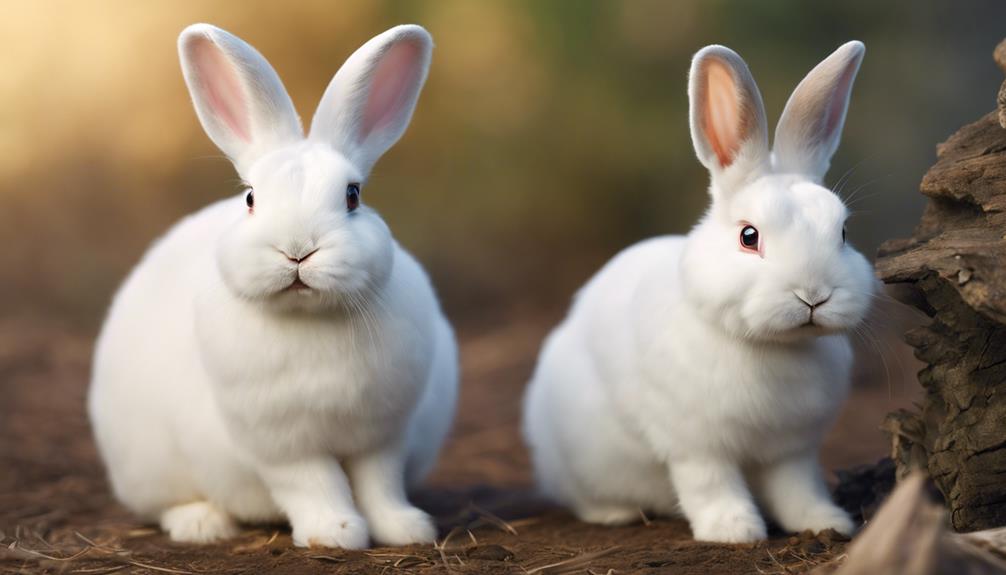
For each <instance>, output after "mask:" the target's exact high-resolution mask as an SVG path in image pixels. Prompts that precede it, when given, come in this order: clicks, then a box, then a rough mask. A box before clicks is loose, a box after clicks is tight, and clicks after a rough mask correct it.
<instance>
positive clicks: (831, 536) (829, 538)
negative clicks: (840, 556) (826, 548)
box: [817, 529, 849, 545]
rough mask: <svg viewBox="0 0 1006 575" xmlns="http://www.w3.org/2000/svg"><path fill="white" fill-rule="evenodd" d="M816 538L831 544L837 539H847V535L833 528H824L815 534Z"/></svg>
mask: <svg viewBox="0 0 1006 575" xmlns="http://www.w3.org/2000/svg"><path fill="white" fill-rule="evenodd" d="M817 538H818V539H819V540H820V541H821V542H822V543H825V544H826V545H832V544H834V543H835V542H837V541H848V540H849V536H848V535H843V534H841V533H839V532H838V531H835V530H834V529H825V530H824V531H822V532H820V533H819V534H818V535H817Z"/></svg>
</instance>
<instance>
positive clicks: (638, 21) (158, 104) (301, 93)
mask: <svg viewBox="0 0 1006 575" xmlns="http://www.w3.org/2000/svg"><path fill="white" fill-rule="evenodd" d="M0 5H2V7H3V12H4V18H3V19H0V70H3V74H2V75H0V102H2V105H0V245H2V246H3V247H2V249H0V270H2V271H0V295H3V297H2V299H0V310H2V313H8V314H9V313H23V312H27V313H44V314H50V315H51V314H58V315H62V316H65V317H72V318H74V319H75V320H76V321H79V322H80V323H82V324H84V325H88V326H94V325H96V323H97V321H98V320H99V319H100V317H101V313H102V311H103V309H104V308H105V306H106V305H107V303H108V300H109V298H110V296H111V294H112V292H113V290H114V288H115V286H116V285H117V284H118V283H119V282H120V281H121V279H122V277H123V276H124V274H125V273H126V272H127V271H128V270H129V269H130V267H131V266H132V265H134V263H135V261H136V260H137V259H138V258H139V257H140V255H141V254H142V252H143V250H144V249H145V248H146V246H147V245H148V244H149V243H150V241H151V240H152V239H153V238H154V237H156V236H157V235H158V234H161V233H163V231H164V230H165V229H166V228H167V227H168V226H169V225H170V224H171V223H172V222H174V221H176V220H177V219H178V218H180V217H181V216H183V215H184V214H186V213H189V212H191V211H193V210H196V209H198V208H199V207H201V206H203V205H205V204H207V203H209V202H212V201H214V200H216V199H218V198H221V197H223V196H225V195H227V194H230V193H232V192H233V191H235V189H236V183H235V177H234V174H233V171H232V169H231V167H230V165H229V164H228V162H227V161H226V160H225V159H223V158H222V157H221V156H220V154H219V152H218V151H217V150H216V149H215V148H214V147H213V146H212V144H211V143H210V141H209V140H208V139H207V138H206V137H205V136H204V135H203V133H202V130H201V128H200V126H199V124H198V121H197V120H196V116H195V113H194V112H193V111H192V107H191V105H190V103H189V101H188V94H187V92H186V90H185V86H184V83H183V82H182V78H181V74H180V71H179V66H178V62H177V54H176V49H175V39H176V37H177V34H178V33H179V32H180V31H181V29H182V28H183V27H184V26H186V25H187V24H190V23H192V22H196V21H206V22H211V23H214V24H216V25H219V26H221V27H223V28H225V29H227V30H230V31H231V32H234V33H235V34H237V35H239V36H241V37H243V38H244V39H246V40H247V41H249V42H250V43H252V44H253V45H255V46H256V47H257V48H258V49H259V50H260V51H261V52H262V53H263V54H264V55H265V56H266V57H267V58H268V59H269V60H270V61H271V62H272V64H273V65H274V66H275V67H276V69H277V70H278V71H279V73H280V75H281V76H282V77H283V80H284V81H285V83H286V85H287V88H288V89H289V91H290V93H291V95H292V97H293V100H294V102H295V103H296V105H297V107H298V109H299V110H300V112H301V115H302V118H304V119H305V120H306V121H307V120H309V119H310V116H311V114H312V113H313V110H314V106H315V104H316V103H317V100H318V98H320V96H321V93H322V91H323V90H324V88H325V86H326V85H327V83H328V81H329V79H330V78H331V76H332V74H333V73H334V72H335V71H336V70H337V69H338V67H339V66H340V65H341V64H342V62H343V61H344V60H345V58H346V57H347V56H348V55H349V54H350V53H351V52H352V51H353V50H354V49H355V48H356V47H358V46H359V45H360V44H362V43H363V42H364V41H366V40H367V39H368V38H370V37H371V36H373V35H375V34H377V33H378V32H380V31H382V30H384V29H386V28H388V27H390V26H392V25H395V24H398V23H403V22H416V23H419V24H422V25H424V26H426V27H427V28H428V29H429V30H430V32H431V33H432V34H433V37H434V39H435V41H436V43H437V48H436V50H435V52H434V60H433V67H432V70H431V74H430V78H429V81H428V83H427V87H426V90H425V92H424V94H423V96H422V98H421V100H420V104H419V107H418V109H417V112H416V115H415V118H414V121H413V123H412V127H411V128H410V130H409V131H408V132H407V133H406V136H405V137H404V138H403V140H402V141H401V142H400V143H399V144H398V146H396V147H395V148H394V149H393V150H392V151H391V152H389V153H388V154H387V156H386V157H385V158H384V159H383V160H382V161H381V162H380V163H379V164H378V165H377V168H376V170H375V173H374V174H373V176H372V179H371V182H370V184H369V186H368V187H367V190H366V191H365V199H366V201H367V202H369V203H370V204H371V205H373V206H375V207H376V208H377V209H379V210H380V211H381V212H382V213H383V214H384V216H385V219H386V220H387V221H388V222H389V224H390V226H391V228H392V230H393V231H394V232H395V233H396V235H397V236H398V238H399V240H400V241H401V242H402V243H403V244H404V245H405V246H407V247H408V248H409V249H411V250H412V251H413V252H415V253H416V254H417V255H418V257H419V258H420V259H421V260H422V261H423V262H424V263H426V265H427V266H428V268H429V269H430V270H431V273H432V274H433V275H434V280H435V283H436V284H437V286H438V289H439V290H440V291H441V293H442V294H443V296H444V299H445V302H446V305H447V307H448V311H449V312H451V314H452V315H453V316H454V317H455V318H456V319H459V320H467V319H471V318H477V319H481V320H491V318H493V317H494V316H495V314H496V313H497V312H500V311H504V310H507V309H508V308H512V307H513V306H550V307H551V308H553V309H554V308H555V307H557V306H564V305H565V304H566V302H567V301H568V298H569V296H570V294H571V293H572V292H573V290H575V288H576V287H577V286H579V285H580V284H581V283H582V282H583V281H584V280H585V279H586V278H587V277H588V276H589V275H590V274H591V273H593V271H595V270H596V269H597V267H598V266H599V265H600V264H601V263H602V262H603V261H604V260H606V259H607V258H608V257H610V256H611V255H612V254H613V253H615V252H616V251H618V250H619V249H621V248H623V247H624V246H626V245H628V244H630V243H631V242H634V241H636V240H639V239H641V238H644V237H647V236H651V235H656V234H661V233H684V232H686V231H687V230H688V228H689V226H690V225H691V224H692V223H693V222H694V221H695V220H696V218H697V217H698V216H699V215H700V214H701V212H702V210H703V209H704V207H705V205H706V201H707V197H706V192H705V186H706V174H705V172H704V171H703V170H702V168H701V166H700V165H699V164H698V162H697V161H695V159H694V156H693V152H692V147H691V143H690V141H689V136H688V125H687V99H686V94H685V86H686V71H687V68H688V64H689V59H690V57H691V55H692V54H693V53H694V51H695V50H697V49H698V48H700V47H702V46H703V45H705V44H710V43H722V44H726V45H729V46H730V47H732V48H734V49H735V50H737V51H738V52H739V53H741V54H742V55H743V56H744V58H745V59H746V60H747V61H748V63H749V65H750V66H751V68H752V70H753V72H754V74H755V77H756V79H757V80H758V83H759V85H760V86H761V89H762V91H763V93H764V97H765V103H766V107H767V111H768V114H769V121H770V123H774V122H775V120H776V119H777V118H778V115H779V113H780V112H781V110H782V106H783V104H784V103H785V101H786V98H787V97H788V95H789V93H790V91H791V90H792V89H793V87H794V86H796V84H797V82H798V81H799V80H800V79H801V78H802V77H803V75H804V74H805V73H806V72H808V71H809V70H810V69H811V67H813V66H814V65H815V64H816V63H817V62H818V61H820V60H821V59H822V58H824V57H825V56H827V55H828V54H829V53H830V52H831V50H833V49H834V48H835V47H837V46H838V45H839V44H841V43H842V42H844V41H846V40H849V39H852V38H857V39H860V40H863V41H864V42H865V43H866V45H867V56H866V59H865V62H864V65H863V68H862V71H861V73H860V77H859V80H858V81H857V84H856V88H855V92H854V94H853V100H852V106H851V108H850V114H849V118H848V122H847V125H846V130H845V139H844V142H843V145H842V147H841V149H840V151H839V153H838V155H837V157H836V158H835V161H834V162H833V164H832V173H831V174H830V176H829V180H828V181H829V183H835V182H837V181H838V180H839V178H840V177H841V176H842V174H844V173H846V172H847V171H851V174H850V175H849V178H848V184H847V185H846V186H845V191H844V193H845V194H846V195H848V194H850V193H851V192H853V191H854V190H855V191H856V199H855V200H854V201H853V203H854V205H853V209H854V210H855V212H856V216H855V218H854V219H853V221H852V222H851V225H850V238H851V240H852V241H853V242H854V243H856V244H857V245H859V246H860V248H861V249H862V250H863V251H864V252H865V253H867V254H868V255H872V253H873V251H874V250H875V248H876V246H877V245H878V243H879V242H880V241H881V240H882V239H884V238H888V237H896V236H904V235H907V234H908V233H909V231H910V230H911V228H912V226H913V223H914V222H915V221H916V220H917V218H918V214H919V213H920V211H921V206H922V204H923V201H922V198H921V197H920V196H919V195H918V194H917V191H916V190H917V186H918V181H919V179H920V178H921V176H922V174H923V172H924V170H925V168H926V167H927V166H928V165H930V164H931V162H932V160H933V158H934V150H935V144H936V143H937V142H939V141H941V140H943V139H945V138H946V136H948V135H949V134H950V133H951V132H952V131H953V130H954V129H955V128H956V127H958V126H959V125H961V124H963V123H965V122H969V121H971V120H973V119H976V118H978V117H979V116H980V115H982V114H984V113H985V112H987V111H989V110H991V109H992V108H993V105H994V96H995V92H996V87H997V86H998V85H999V83H1000V82H1001V80H1002V77H1001V73H1000V72H999V71H998V70H997V69H996V68H995V66H994V65H993V63H992V59H991V57H990V54H991V51H992V48H993V47H994V46H995V44H996V42H998V41H999V40H1000V39H1002V37H1003V35H1004V33H1006V28H1003V26H1002V23H1003V22H1006V3H1003V2H999V1H994V0H987V1H977V0H976V1H961V2H953V3H951V2H917V1H915V2H911V1H900V2H874V1H867V0H857V1H849V0H846V1H840V2H839V1H835V2H804V1H799V0H787V1H782V0H778V1H764V2H748V1H739V0H738V1H733V2H728V1H725V0H720V1H698V0H694V1H684V0H675V1H673V2H672V1H667V0H665V1H661V0H632V1H628V0H627V1H624V2H615V1H599V0H566V1H534V0H523V1H516V0H507V1H504V0H499V1H489V0H487V1H479V2H475V1H468V0H438V1H436V2H433V1H430V2H418V1H386V2H374V1H369V0H367V1H364V0H361V1H339V2H330V1H324V0H317V1H291V2H282V3H278V2H265V1H263V2H250V1H245V2H205V1H195V0H186V1H175V2H158V3H154V2H133V1H127V0H116V1H88V2H74V1H71V0H65V1H39V2H31V3H29V2H14V1H4V2H3V3H2V4H0Z"/></svg>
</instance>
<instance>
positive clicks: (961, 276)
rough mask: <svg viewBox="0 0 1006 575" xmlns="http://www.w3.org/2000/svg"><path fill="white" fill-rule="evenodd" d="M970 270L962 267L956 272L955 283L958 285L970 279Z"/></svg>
mask: <svg viewBox="0 0 1006 575" xmlns="http://www.w3.org/2000/svg"><path fill="white" fill-rule="evenodd" d="M971 273H972V272H971V270H969V269H968V268H964V269H962V270H960V271H958V272H957V283H958V284H959V285H964V284H966V283H968V282H969V281H971Z"/></svg>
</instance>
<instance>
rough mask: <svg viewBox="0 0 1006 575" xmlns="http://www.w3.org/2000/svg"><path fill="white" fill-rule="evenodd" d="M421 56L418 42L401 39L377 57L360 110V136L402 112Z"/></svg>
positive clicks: (384, 125) (417, 72)
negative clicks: (361, 110)
mask: <svg viewBox="0 0 1006 575" xmlns="http://www.w3.org/2000/svg"><path fill="white" fill-rule="evenodd" d="M421 54H422V46H421V45H420V44H419V43H418V42H413V41H411V40H405V41H402V42H398V43H396V44H394V45H393V46H391V47H390V48H388V49H387V51H385V52H384V54H383V55H381V61H380V63H378V65H377V68H376V69H375V70H374V73H373V76H371V81H370V91H369V93H368V95H367V105H366V107H365V109H364V111H363V123H362V126H361V132H362V134H363V137H366V136H367V135H368V134H370V133H371V132H373V131H374V130H379V129H382V128H384V127H386V126H387V125H388V124H390V123H391V122H393V121H394V120H395V118H396V117H397V116H398V114H399V113H400V112H401V111H402V107H403V106H404V105H405V104H406V103H407V102H408V100H409V98H410V97H411V95H412V94H411V91H412V87H413V86H415V84H416V75H417V74H419V73H420V70H419V69H418V66H417V65H416V64H417V62H418V61H419V58H420V56H421Z"/></svg>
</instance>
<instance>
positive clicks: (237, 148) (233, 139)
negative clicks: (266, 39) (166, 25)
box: [178, 24, 303, 171]
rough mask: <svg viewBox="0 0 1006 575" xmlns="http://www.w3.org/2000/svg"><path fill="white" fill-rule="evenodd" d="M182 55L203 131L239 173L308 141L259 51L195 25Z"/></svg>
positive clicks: (182, 39)
mask: <svg viewBox="0 0 1006 575" xmlns="http://www.w3.org/2000/svg"><path fill="white" fill-rule="evenodd" d="M178 54H179V57H180V59H181V62H182V73H183V74H184V76H185V83H186V84H187V85H188V87H189V93H190V94H191V95H192V102H193V104H194V105H195V108H196V114H198V116H199V121H200V122H202V124H203V129H204V130H205V131H206V134H207V135H208V136H209V137H210V139H211V140H213V143H214V144H216V145H217V147H218V148H220V150H221V151H223V153H225V154H227V156H228V157H229V158H230V159H231V161H233V162H234V164H235V166H237V168H238V171H241V169H242V167H247V166H248V165H249V164H250V163H252V162H254V161H255V160H256V159H257V158H258V157H260V156H261V155H262V154H263V153H265V152H268V151H270V150H272V149H275V148H276V147H278V146H281V145H283V144H286V143H290V142H294V141H297V140H299V139H302V138H303V131H302V130H301V126H300V119H299V118H298V117H297V112H296V110H294V107H293V102H292V101H291V100H290V96H289V95H288V94H287V93H286V89H285V88H283V83H282V82H281V81H280V79H279V76H278V75H277V74H276V71H275V70H273V69H272V66H270V65H269V62H267V61H266V60H265V58H263V57H262V55H261V54H259V53H258V52H257V51H256V50H255V48H252V47H251V46H249V45H248V44H246V43H245V42H244V41H243V40H241V39H240V38H238V37H237V36H234V35H233V34H230V33H228V32H225V31H224V30H221V29H220V28H217V27H215V26H211V25H209V24H193V25H191V26H189V27H188V28H186V29H185V30H184V31H182V34H181V36H179V37H178Z"/></svg>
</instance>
